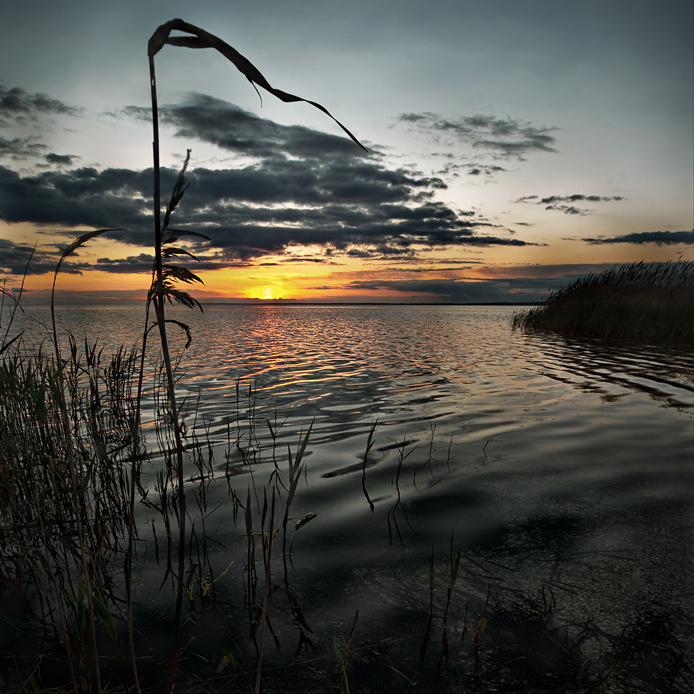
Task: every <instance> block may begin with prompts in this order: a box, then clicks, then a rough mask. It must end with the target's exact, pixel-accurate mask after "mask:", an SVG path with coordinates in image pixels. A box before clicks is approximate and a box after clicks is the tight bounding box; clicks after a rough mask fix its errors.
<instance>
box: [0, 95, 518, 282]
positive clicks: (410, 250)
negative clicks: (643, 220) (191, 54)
mask: <svg viewBox="0 0 694 694" xmlns="http://www.w3.org/2000/svg"><path fill="white" fill-rule="evenodd" d="M127 111H128V113H129V115H131V116H133V117H136V118H140V117H144V114H143V112H142V111H141V110H140V109H136V108H134V107H131V108H129V109H128V110H127ZM163 113H164V120H165V122H167V123H169V124H171V125H172V126H174V127H176V128H178V130H177V134H180V135H181V136H184V135H185V137H186V138H187V139H189V140H190V139H198V140H204V141H208V142H214V143H216V144H218V145H219V146H220V147H222V148H224V149H226V150H228V151H230V152H233V153H234V154H238V155H243V164H241V165H239V166H238V167H237V168H233V169H210V168H205V167H198V168H193V169H191V170H189V172H188V173H187V179H188V184H189V187H188V190H187V192H186V195H185V197H184V199H183V201H182V203H181V204H180V205H179V207H178V208H177V210H176V212H175V225H176V227H181V228H189V229H191V230H196V231H199V232H202V233H205V234H206V235H207V236H209V237H211V239H212V240H211V242H210V243H209V245H208V247H207V250H205V251H203V255H202V256H201V258H202V260H203V261H206V262H209V263H213V264H214V265H215V267H223V266H225V264H227V265H228V264H229V263H230V262H231V263H233V262H239V261H249V260H252V259H261V260H262V259H263V258H264V257H265V256H267V255H269V254H286V255H287V256H288V257H290V256H291V255H292V249H293V248H295V247H301V246H311V247H315V246H320V247H321V249H322V253H323V255H324V256H326V257H328V256H330V257H337V256H340V255H346V256H352V257H355V256H357V257H364V258H378V257H387V258H397V257H413V256H414V255H415V254H416V253H417V252H418V251H419V249H421V248H434V247H444V246H495V245H503V246H525V245H528V244H527V243H526V242H525V241H523V240H521V239H518V238H508V237H507V236H502V237H499V236H498V235H497V234H495V233H494V230H495V229H496V227H495V226H494V225H492V224H490V223H489V222H488V221H486V220H485V219H483V218H480V217H479V216H478V215H477V214H476V213H475V212H473V211H467V210H456V209H454V208H452V207H451V206H449V205H447V204H446V203H444V202H441V201H438V200H436V199H435V194H436V192H437V191H439V190H442V189H445V188H446V184H445V183H444V182H443V181H442V180H441V179H440V178H438V177H435V176H427V175H424V174H422V173H420V172H418V171H416V170H413V169H411V168H408V169H406V168H391V167H389V166H388V165H387V164H386V163H385V161H384V159H383V157H382V156H381V155H380V154H378V153H377V152H372V153H370V154H366V153H364V152H363V151H362V150H360V149H359V148H358V147H356V145H355V144H354V143H353V142H351V141H350V140H349V139H347V138H345V137H343V136H341V135H340V136H338V135H330V134H326V133H321V132H319V131H315V130H312V129H310V128H305V127H298V126H285V125H280V124H278V123H274V122H273V121H269V120H267V119H262V118H258V117H257V116H255V115H253V114H250V113H247V112H245V111H243V110H241V109H239V108H238V107H236V106H234V105H232V104H228V103H226V102H224V101H220V100H218V99H212V98H210V97H205V96H203V95H200V94H193V95H191V96H189V97H188V98H187V99H186V101H185V102H184V103H183V104H182V105H179V106H176V105H174V106H168V107H164V108H163ZM69 156H70V155H56V154H52V155H46V160H47V161H50V162H52V163H56V164H64V163H67V158H68V157H69ZM176 175H177V172H176V171H174V170H173V169H166V168H164V169H162V190H163V191H167V190H171V189H172V187H173V184H174V181H175V179H176ZM151 195H152V171H151V169H146V170H143V171H135V170H131V169H116V168H109V169H104V170H101V171H100V170H97V169H95V168H92V167H82V168H75V169H70V170H65V169H61V170H54V171H44V172H41V173H38V174H36V175H27V176H22V175H20V174H19V173H17V172H15V171H13V170H11V169H9V168H7V167H3V166H0V220H2V221H5V222H9V223H18V222H31V223H34V224H38V225H42V226H44V227H53V228H54V229H58V230H67V229H71V228H78V227H93V228H102V227H120V228H122V229H123V231H122V232H119V234H118V236H117V238H119V240H121V241H123V242H125V243H129V244H133V245H136V246H141V247H142V246H149V245H150V244H151V236H152V231H151V229H152V221H151V219H152V217H151ZM99 262H100V264H102V266H103V269H109V270H110V271H113V272H124V271H125V270H124V269H123V268H125V267H128V266H130V267H141V266H142V262H143V261H142V260H141V259H139V258H137V257H135V258H133V259H128V261H127V262H125V261H114V262H113V263H107V262H106V260H105V259H104V260H102V261H99ZM128 263H130V265H128Z"/></svg>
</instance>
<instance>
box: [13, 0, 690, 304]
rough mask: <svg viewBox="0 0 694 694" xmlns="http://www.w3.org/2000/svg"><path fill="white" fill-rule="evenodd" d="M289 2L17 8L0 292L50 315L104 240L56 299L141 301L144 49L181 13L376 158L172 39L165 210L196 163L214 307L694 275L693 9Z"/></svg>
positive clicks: (165, 101) (190, 208) (162, 77)
mask: <svg viewBox="0 0 694 694" xmlns="http://www.w3.org/2000/svg"><path fill="white" fill-rule="evenodd" d="M37 7H40V8H41V10H40V12H39V11H37V10H36V8H37ZM302 8H303V11H302V13H300V14H297V13H296V12H295V11H294V10H292V9H291V8H290V6H289V5H287V4H285V3H275V4H274V6H273V8H272V10H269V9H268V8H267V6H266V11H264V12H263V13H262V14H259V13H255V12H254V11H253V10H252V9H250V8H246V7H239V8H234V10H233V11H232V10H231V9H228V10H227V9H224V8H223V6H222V5H220V4H219V3H203V4H199V5H197V6H196V7H195V9H194V10H193V11H189V8H188V7H187V6H186V5H181V6H180V7H178V6H177V4H176V3H174V4H173V5H171V4H170V3H147V4H146V5H142V4H140V3H137V4H135V3H130V4H128V3H125V4H121V5H119V7H118V10H117V11H116V10H115V9H114V10H111V9H109V10H106V9H103V8H102V7H101V6H99V5H96V4H95V5H88V6H86V7H81V3H70V2H68V3H61V4H60V6H59V7H58V6H57V5H55V4H54V3H44V4H42V5H36V4H32V5H31V8H30V7H29V5H21V6H19V5H18V6H15V7H13V8H11V9H8V10H7V11H6V13H5V18H4V21H3V28H2V29H1V30H0V31H2V35H3V41H2V45H1V47H0V51H1V52H2V63H1V64H2V66H3V67H2V70H3V74H2V75H0V157H1V158H2V161H1V162H0V166H1V167H2V168H1V169H0V174H1V175H0V195H1V197H0V200H1V202H0V247H1V254H0V259H1V262H0V273H1V274H2V278H3V279H4V281H5V282H6V286H8V287H17V286H18V285H19V283H20V282H21V278H22V276H23V274H24V272H25V271H26V272H27V278H26V281H25V300H27V301H30V302H42V301H43V302H45V301H46V293H45V292H46V289H47V287H48V286H49V285H50V282H51V280H52V277H51V273H52V271H53V269H54V267H55V262H56V259H57V254H58V252H59V250H60V249H61V248H64V247H65V246H66V245H67V243H68V242H69V241H71V240H72V239H73V238H75V237H76V236H77V235H78V234H79V233H82V232H85V231H88V230H90V229H97V228H114V227H117V228H119V229H120V231H114V232H111V233H109V234H108V235H107V236H106V235H105V236H103V237H101V238H99V239H96V240H94V241H93V242H91V243H90V244H88V246H85V247H84V248H82V249H80V250H79V251H78V253H77V254H75V255H74V256H73V257H72V258H71V259H70V260H69V261H68V262H66V263H65V266H64V272H65V273H67V274H65V275H64V276H63V277H62V278H61V280H60V284H59V289H60V291H61V293H64V292H68V293H69V296H66V297H65V300H69V301H84V302H86V303H89V302H94V301H96V302H99V301H100V300H102V299H106V298H108V299H109V300H111V301H113V300H118V298H119V297H120V298H122V299H123V300H128V299H131V298H135V297H137V298H141V297H142V296H143V295H144V292H145V291H146V288H147V286H148V281H149V280H148V277H149V273H150V271H151V246H152V231H151V224H152V222H151V196H152V172H151V166H152V163H151V140H152V134H151V113H150V106H149V100H148V99H149V94H148V78H147V60H146V50H145V49H146V43H147V39H148V37H149V32H150V29H151V27H153V26H156V25H158V24H160V23H161V22H162V21H164V20H165V19H166V18H168V17H169V16H170V15H173V14H177V13H178V14H180V15H181V16H183V18H184V19H185V20H186V21H189V22H192V23H193V24H198V25H201V26H204V25H208V24H210V22H213V23H214V26H215V27H216V29H217V33H218V35H219V34H222V35H223V36H224V37H225V40H227V41H228V42H229V43H230V44H231V45H232V46H234V47H235V48H236V49H237V50H239V51H240V52H241V53H242V54H243V55H244V56H245V57H247V58H248V59H249V60H251V62H253V63H254V64H255V65H256V66H257V67H258V68H259V69H260V70H261V72H262V73H263V74H264V75H265V76H266V77H267V79H268V80H269V81H270V83H271V84H272V85H273V86H276V87H278V88H280V89H283V90H286V91H289V92H292V93H296V94H299V95H300V96H302V97H303V98H306V99H311V100H316V101H318V102H320V103H321V104H323V105H324V106H325V107H326V108H327V109H328V110H329V111H330V113H331V114H332V115H333V116H335V117H336V118H337V119H339V121H340V122H341V123H343V124H344V125H345V126H346V127H348V128H349V130H350V131H351V132H352V133H354V134H355V136H356V137H357V138H359V140H360V141H361V142H362V143H363V144H364V146H365V147H366V148H367V149H368V152H365V151H363V150H362V149H360V148H359V147H358V146H357V145H356V144H355V143H354V142H352V141H351V140H350V139H349V138H348V137H347V136H346V135H345V133H344V132H342V131H341V130H340V128H339V127H338V126H337V125H336V123H335V122H334V121H332V120H330V118H328V117H326V116H325V115H324V114H322V113H320V112H319V111H317V110H316V109H314V108H312V107H311V106H310V105H308V104H302V103H295V104H284V103H282V102H281V101H279V100H277V99H276V98H275V97H273V96H272V95H270V94H267V93H265V94H264V95H261V96H262V100H261V99H259V98H258V94H256V93H255V91H254V90H253V88H252V87H251V86H250V85H249V84H248V82H247V81H246V80H245V79H244V77H243V75H241V74H240V73H239V72H238V71H237V70H236V69H235V68H234V66H233V65H231V64H230V63H228V62H227V61H226V60H224V58H223V57H221V56H220V55H219V54H218V53H216V52H215V51H214V50H205V51H190V50H189V49H186V48H180V47H171V46H167V47H165V48H164V49H163V50H162V51H161V52H160V53H159V54H158V55H157V64H158V70H159V78H158V88H159V102H160V105H161V120H162V126H161V133H162V134H161V137H162V144H161V151H162V166H163V167H164V171H163V174H164V175H163V191H164V192H163V195H164V197H165V198H166V196H167V195H168V194H169V193H168V192H167V191H169V190H170V188H171V186H172V185H173V181H174V179H175V175H176V172H177V171H178V169H179V168H180V166H181V165H182V163H183V160H184V158H185V152H186V149H191V150H192V153H191V162H190V165H189V170H188V175H187V179H188V184H189V187H188V189H187V191H186V193H185V196H184V198H183V201H182V203H181V205H180V206H179V208H178V210H177V211H176V215H175V218H174V219H175V224H176V226H177V227H180V228H185V229H190V230H196V231H198V232H201V233H204V234H206V235H207V236H209V238H210V241H209V242H208V243H189V244H188V245H187V246H186V247H187V248H188V250H190V252H193V253H194V254H195V256H196V257H197V258H198V261H199V262H198V263H197V264H196V274H198V275H199V276H200V277H201V279H202V280H203V282H204V286H198V287H196V288H195V289H194V290H192V291H193V293H194V295H195V296H197V297H198V298H199V299H200V300H201V301H203V302H204V301H234V300H247V299H252V298H257V299H262V300H268V299H286V300H299V301H312V302H313V301H319V302H321V301H328V302H352V301H355V302H381V301H385V302H396V303H397V302H434V303H437V302H443V303H446V302H451V303H470V302H471V303H476V302H517V301H534V300H538V299H539V298H541V297H543V296H545V295H546V294H547V291H548V290H549V289H556V288H558V287H559V286H560V285H562V284H565V283H567V282H568V281H570V280H572V279H574V278H576V277H578V276H581V275H585V274H587V273H589V272H595V271H600V270H603V269H605V268H608V267H612V266H614V265H615V264H624V263H631V262H638V261H640V260H645V261H655V260H658V261H661V260H676V259H677V258H679V257H684V258H692V253H693V251H692V224H693V216H694V214H693V209H692V194H691V191H692V186H693V185H694V182H693V174H692V129H691V122H692V60H691V22H690V21H689V20H690V19H691V4H690V3H687V2H668V3H666V4H664V5H655V4H653V3H642V2H639V3H632V2H629V3H624V2H611V3H609V4H608V5H607V6H604V5H603V4H600V3H582V4H580V5H571V6H569V5H562V6H559V7H557V5H556V4H554V3H543V2H532V3H528V4H525V3H510V2H489V3H469V4H465V3H451V2H434V3H429V4H427V5H426V6H425V5H420V4H418V3H409V2H403V3H377V4H372V3H364V4H363V6H360V7H358V8H357V7H355V6H354V5H350V7H349V8H348V7H347V6H345V7H344V8H343V9H340V8H339V7H338V6H331V7H330V8H328V6H327V5H325V4H324V3H311V2H305V3H302ZM386 8H390V9H391V10H392V11H388V10H387V9H386ZM162 12H165V14H162ZM73 26H78V27H79V30H78V31H76V32H75V31H73V30H72V29H71V27H73ZM280 27H281V29H280ZM29 41H30V42H31V43H32V47H33V48H32V50H31V51H29V52H28V51H26V50H25V49H24V46H25V44H26V43H27V42H29ZM34 246H36V250H35V251H34V255H33V258H32V261H31V263H29V265H28V267H27V260H28V257H29V253H30V251H31V249H32V248H34Z"/></svg>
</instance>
